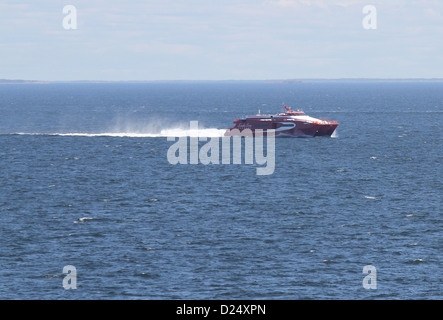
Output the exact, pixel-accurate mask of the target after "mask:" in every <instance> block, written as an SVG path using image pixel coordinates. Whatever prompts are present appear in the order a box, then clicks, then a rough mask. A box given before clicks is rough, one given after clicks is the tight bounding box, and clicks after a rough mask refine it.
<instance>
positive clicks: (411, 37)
mask: <svg viewBox="0 0 443 320" xmlns="http://www.w3.org/2000/svg"><path fill="white" fill-rule="evenodd" d="M67 5H71V6H73V7H74V8H75V9H76V21H75V22H76V25H75V28H74V29H66V17H67V16H68V15H70V13H71V12H63V8H64V7H65V6H67ZM367 5H371V6H372V7H373V8H376V25H375V28H372V29H371V28H365V26H364V24H365V19H366V17H367V16H368V13H364V8H365V7H366V6H367ZM71 22H72V21H70V23H71ZM366 22H368V21H367V20H366ZM374 22H375V21H370V23H372V24H374ZM0 37H1V39H2V41H1V42H0V47H1V50H0V79H25V80H31V79H33V80H36V81H162V80H187V81H188V80H199V81H201V80H203V81H204V80H285V79H351V78H358V79H363V78H366V79H414V78H416V79H436V78H437V79H439V78H442V72H441V71H442V70H443V57H442V56H441V52H442V51H443V40H442V39H443V2H440V1H437V0H421V1H418V0H411V1H400V0H393V1H389V3H386V1H381V0H376V1H362V0H331V1H326V0H261V1H257V0H244V1H233V0H223V1H221V0H215V1H211V2H208V1H203V0H189V1H186V2H183V1H178V0H163V1H143V2H140V1H136V0H128V1H125V2H120V1H116V0H110V1H101V0H100V1H94V2H93V3H91V2H90V1H85V0H74V1H69V2H68V1H58V0H57V1H53V0H52V1H50V0H43V1H39V3H34V2H30V1H13V0H4V1H2V3H1V4H0Z"/></svg>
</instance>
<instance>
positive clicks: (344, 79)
mask: <svg viewBox="0 0 443 320" xmlns="http://www.w3.org/2000/svg"><path fill="white" fill-rule="evenodd" d="M302 81H443V78H365V77H355V78H345V77H342V78H293V79H291V78H288V79H215V80H208V79H198V80H197V79H170V80H161V79H158V80H32V79H0V84H8V83H11V84H19V83H35V84H38V83H41V84H48V83H150V82H280V83H285V82H287V83H292V82H293V83H296V82H302Z"/></svg>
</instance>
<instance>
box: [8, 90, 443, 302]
mask: <svg viewBox="0 0 443 320" xmlns="http://www.w3.org/2000/svg"><path fill="white" fill-rule="evenodd" d="M283 103H285V104H287V105H289V106H293V107H294V108H301V109H303V110H304V111H305V112H306V113H307V114H308V115H311V116H313V117H318V118H329V119H331V120H337V121H338V122H339V123H340V125H339V127H338V129H337V134H336V135H335V137H333V138H325V137H317V138H292V139H276V147H275V171H274V173H273V174H271V175H264V176H260V175H257V174H256V167H257V166H256V165H248V164H240V165H233V164H231V165H222V164H219V165H215V164H210V165H203V164H198V165H192V164H188V165H180V164H178V165H171V164H170V163H169V162H168V159H167V151H168V148H169V147H170V146H171V145H172V144H173V142H171V141H168V140H167V138H166V137H165V136H164V135H163V134H162V131H161V130H162V129H165V128H169V129H174V130H175V129H177V130H182V129H183V128H186V126H188V127H189V121H195V120H196V121H199V125H200V126H201V127H202V128H205V129H207V130H213V129H224V128H226V127H228V126H230V125H231V124H232V121H233V119H235V118H236V117H240V116H243V115H247V114H255V113H257V110H258V109H260V110H261V113H276V112H281V111H283V110H282V109H283V108H282V104H283ZM442 109H443V82H429V81H422V82H418V81H417V82H380V81H379V82H369V81H366V82H365V81H360V82H358V81H354V82H350V81H335V82H334V81H308V82H302V83H266V82H201V83H200V82H191V83H185V82H163V83H162V82H157V83H108V84H106V83H102V84H91V83H89V84H88V83H76V84H73V83H71V84H69V83H65V84H63V83H54V84H20V85H2V86H0V150H1V151H0V179H1V184H0V298H2V299H441V298H442V297H443V295H442V288H443V287H442V268H441V257H442V250H441V247H442V237H441V234H442V209H441V204H442V198H441V196H442V194H443V188H442V176H441V171H442V166H441V163H442V160H443V159H442V154H443V152H442V151H443V147H442V141H441V132H442V129H441V126H442V123H443V114H442V111H443V110H442ZM202 144H204V142H201V143H200V145H202ZM66 265H73V266H75V268H76V271H77V279H76V280H77V282H76V285H77V287H76V289H70V290H67V289H65V288H64V287H63V280H64V278H65V276H66V274H64V273H63V267H64V266H66ZM366 265H372V266H374V267H375V268H376V271H377V273H376V280H377V283H376V284H377V287H376V289H365V288H364V287H363V281H364V279H365V277H366V276H367V273H363V272H362V270H363V268H364V267H365V266H366Z"/></svg>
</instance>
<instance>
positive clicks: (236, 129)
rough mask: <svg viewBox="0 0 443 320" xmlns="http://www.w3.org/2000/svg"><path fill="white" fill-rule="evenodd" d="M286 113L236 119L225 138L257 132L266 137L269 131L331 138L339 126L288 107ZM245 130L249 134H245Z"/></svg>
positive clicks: (278, 133) (297, 135) (296, 135)
mask: <svg viewBox="0 0 443 320" xmlns="http://www.w3.org/2000/svg"><path fill="white" fill-rule="evenodd" d="M284 107H285V108H286V112H282V113H278V114H275V115H262V114H260V113H259V114H257V115H255V116H246V117H245V118H242V119H235V120H234V126H233V127H231V128H229V129H227V130H226V132H225V136H236V135H247V133H252V135H255V130H257V129H261V130H263V134H264V135H266V132H267V130H274V132H275V135H276V136H278V135H280V136H282V135H286V136H294V137H300V136H311V137H314V136H331V135H332V134H333V133H334V131H335V129H336V128H337V126H338V122H337V121H330V120H326V119H317V118H313V117H310V116H308V115H306V114H305V113H304V112H303V111H292V110H291V109H290V108H288V107H287V106H284ZM245 129H249V130H250V131H249V130H247V132H243V133H242V131H244V130H245Z"/></svg>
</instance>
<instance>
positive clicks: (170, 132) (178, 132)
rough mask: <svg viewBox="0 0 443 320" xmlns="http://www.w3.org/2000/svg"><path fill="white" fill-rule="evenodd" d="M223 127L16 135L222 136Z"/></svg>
mask: <svg viewBox="0 0 443 320" xmlns="http://www.w3.org/2000/svg"><path fill="white" fill-rule="evenodd" d="M225 131H226V130H225V129H217V128H206V129H198V130H190V129H182V128H171V129H163V130H160V132H143V131H141V132H138V131H135V132H131V131H128V132H99V133H88V132H68V133H25V132H17V133H14V134H17V135H43V136H70V137H128V138H162V137H208V138H216V137H223V136H224V133H225Z"/></svg>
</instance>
